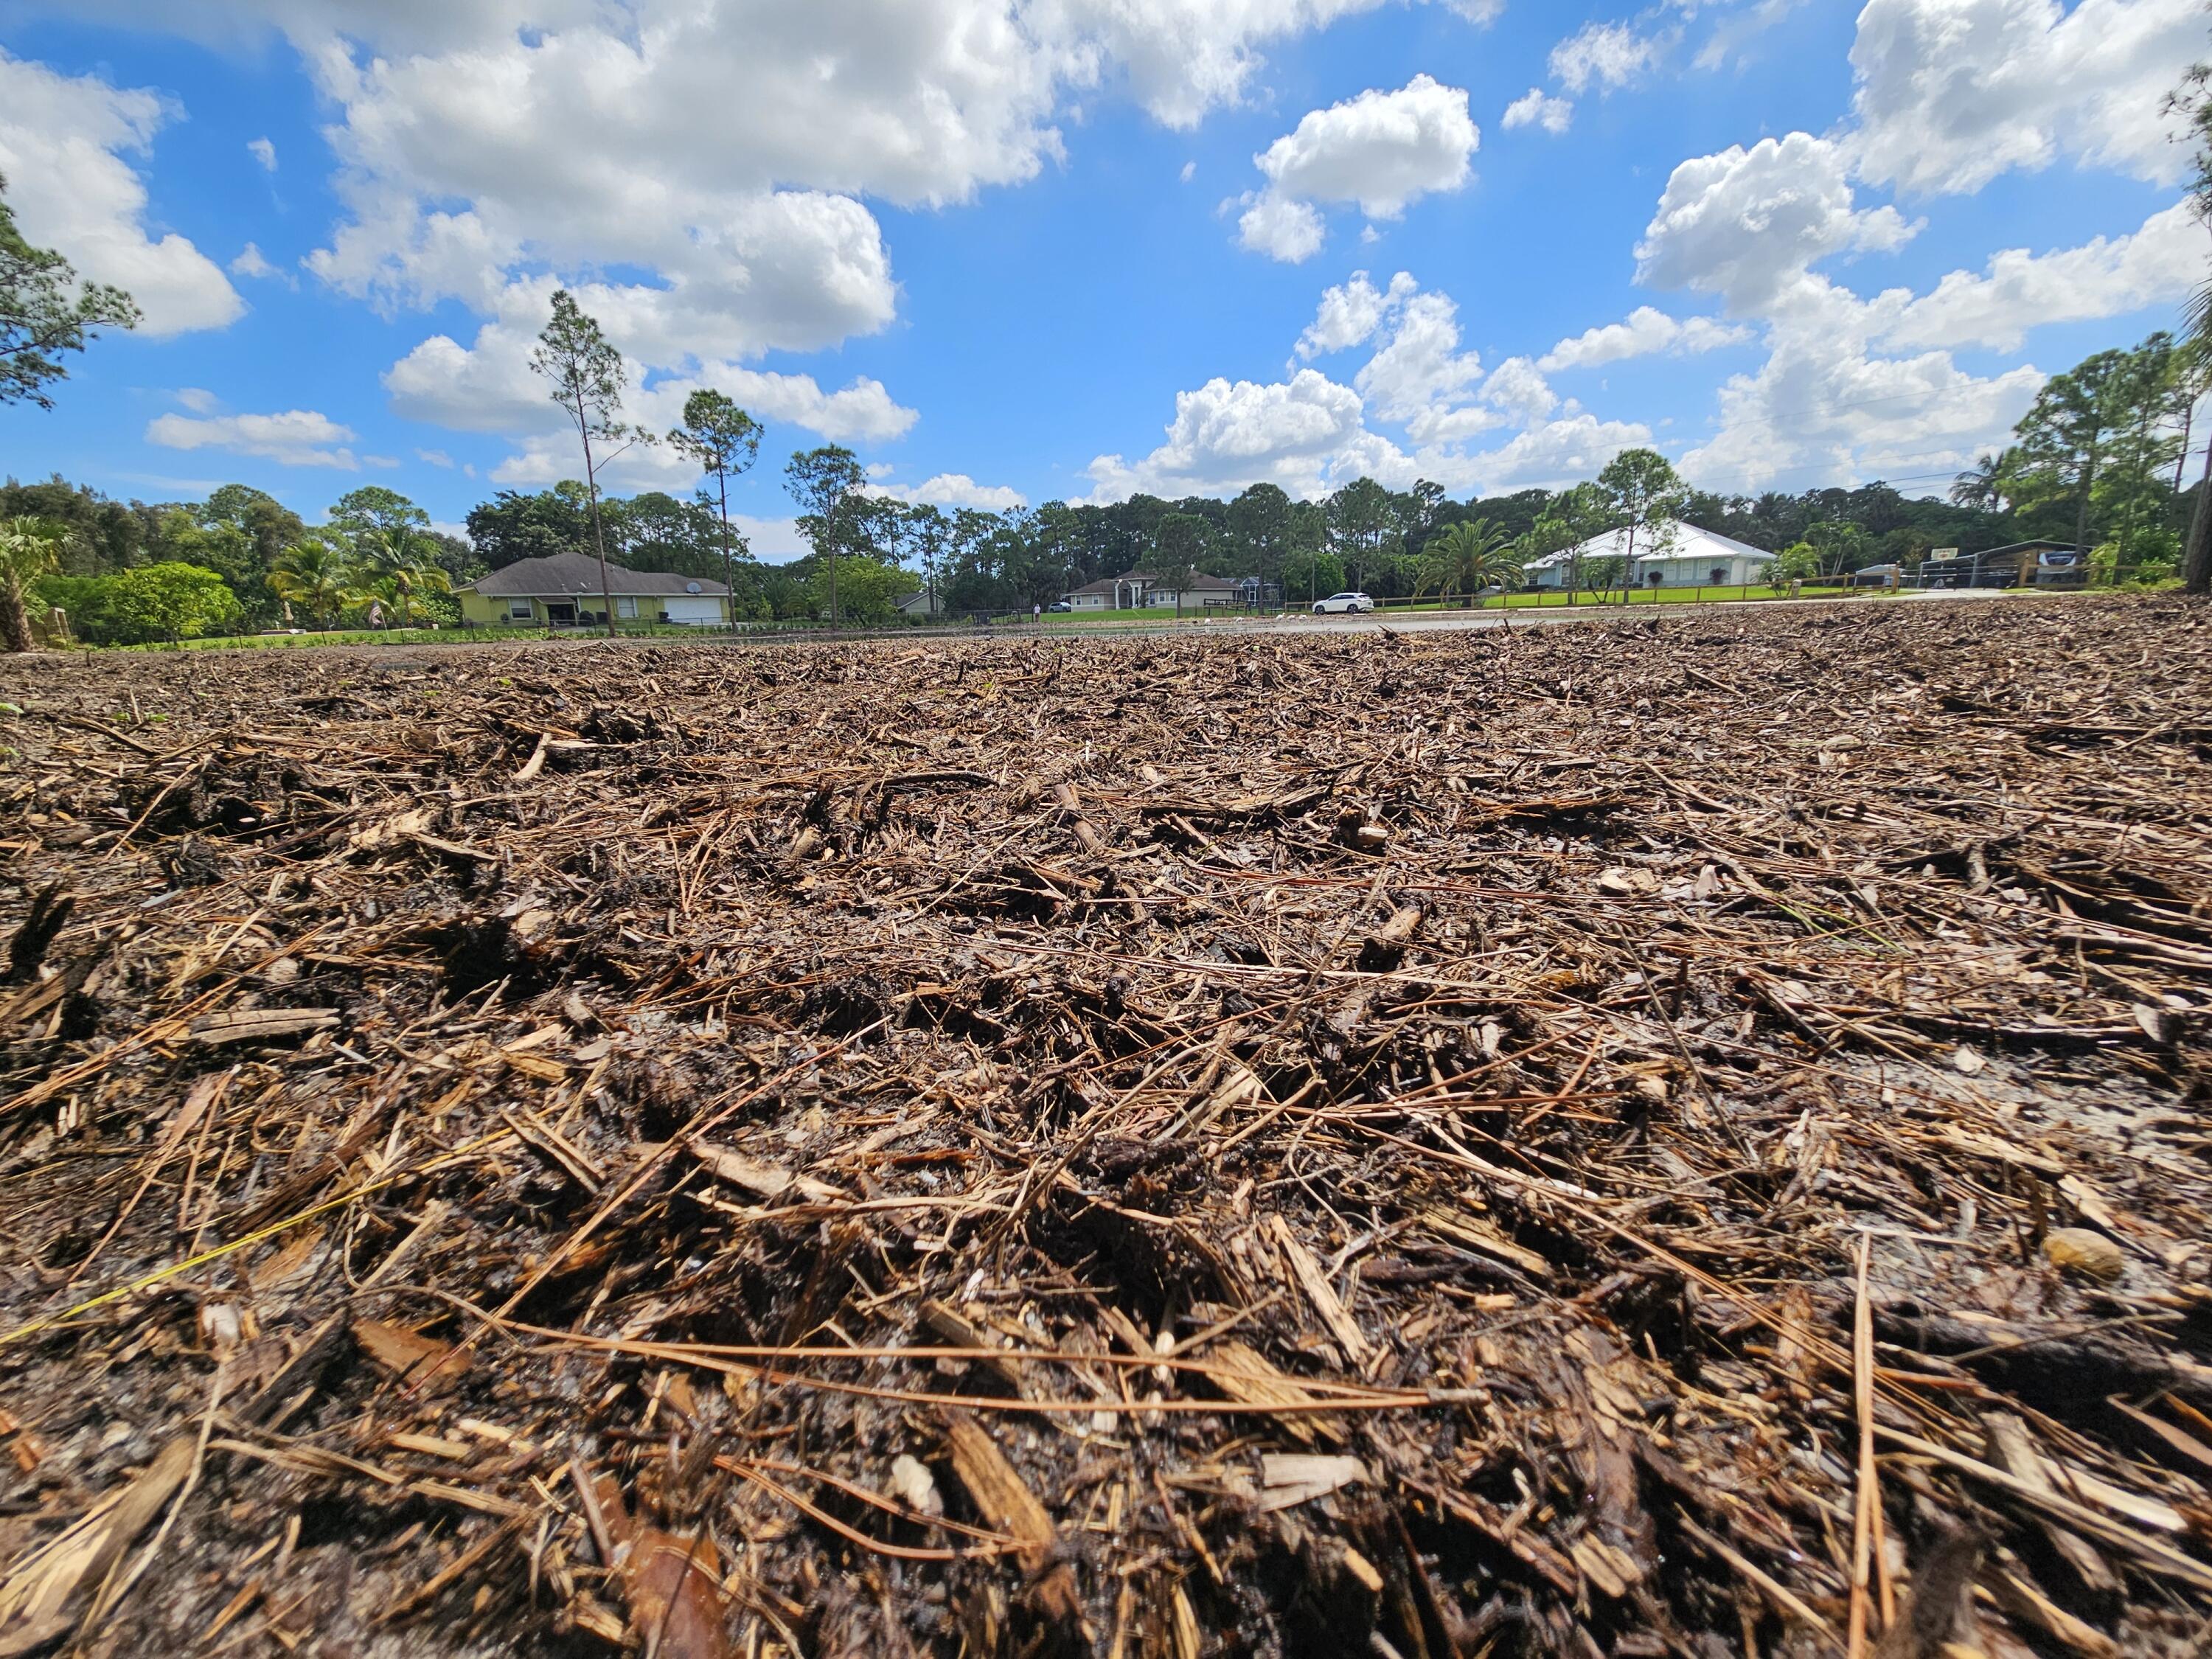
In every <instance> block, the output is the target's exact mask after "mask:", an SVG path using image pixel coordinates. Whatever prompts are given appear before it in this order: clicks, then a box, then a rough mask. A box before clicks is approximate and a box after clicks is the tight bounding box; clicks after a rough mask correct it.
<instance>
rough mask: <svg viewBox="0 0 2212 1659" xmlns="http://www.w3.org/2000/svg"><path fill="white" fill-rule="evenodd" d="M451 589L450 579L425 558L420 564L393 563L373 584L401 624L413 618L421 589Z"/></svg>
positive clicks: (441, 591) (380, 597)
mask: <svg viewBox="0 0 2212 1659" xmlns="http://www.w3.org/2000/svg"><path fill="white" fill-rule="evenodd" d="M450 592H453V578H452V577H451V576H448V575H447V574H446V573H445V570H444V569H443V568H441V567H440V566H438V565H435V564H432V563H431V562H429V561H428V560H427V559H426V560H424V561H423V562H422V563H420V564H403V565H396V566H394V567H393V568H391V569H389V570H386V572H385V573H384V574H383V575H382V577H380V579H379V580H378V581H377V584H376V596H377V598H379V599H382V600H384V601H385V602H386V604H388V605H391V607H392V614H393V616H395V617H398V622H399V625H400V626H401V627H402V628H405V627H406V626H408V624H409V623H410V621H411V620H412V619H413V617H414V615H415V607H416V605H417V604H419V603H420V602H421V600H422V596H423V595H424V594H425V593H450Z"/></svg>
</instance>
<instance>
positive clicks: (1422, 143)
mask: <svg viewBox="0 0 2212 1659" xmlns="http://www.w3.org/2000/svg"><path fill="white" fill-rule="evenodd" d="M1481 143H1482V135H1481V133H1480V131H1479V130H1478V129H1477V128H1476V126H1475V125H1474V120H1473V118H1471V117H1470V116H1469V115H1468V98H1467V94H1466V93H1465V92H1463V91H1462V90H1460V89H1459V88H1455V87H1447V86H1445V85H1443V83H1442V82H1438V81H1437V80H1435V79H1434V78H1432V77H1431V76H1427V75H1417V76H1414V77H1413V79H1412V80H1411V81H1410V82H1407V84H1406V85H1405V86H1404V87H1402V88H1400V89H1399V90H1397V91H1395V92H1379V91H1369V92H1363V93H1361V94H1359V95H1358V97H1356V98H1351V99H1347V100H1345V101H1344V102H1343V103H1340V104H1335V105H1332V106H1330V107H1328V109H1317V110H1314V111H1311V112H1309V113H1308V114H1307V115H1306V116H1305V117H1304V119H1302V120H1301V121H1299V123H1298V125H1297V128H1296V129H1295V130H1294V131H1291V132H1289V133H1286V134H1285V135H1284V136H1283V137H1280V138H1278V139H1276V140H1275V142H1274V143H1272V144H1270V145H1269V146H1268V147H1267V149H1265V150H1263V151H1261V153H1260V154H1259V155H1255V157H1253V158H1252V159H1253V161H1254V164H1255V166H1257V167H1258V168H1259V169H1260V171H1261V173H1262V174H1264V175H1265V176H1266V178H1267V185H1265V186H1264V187H1263V188H1262V189H1261V190H1260V191H1258V192H1257V193H1256V194H1255V195H1253V196H1251V197H1247V198H1246V211H1245V214H1244V216H1243V220H1242V221H1241V222H1240V225H1239V229H1240V234H1241V240H1242V241H1243V245H1244V246H1246V247H1249V248H1252V249H1254V250H1255V251H1256V252H1265V253H1267V254H1269V255H1271V256H1272V257H1273V258H1278V259H1287V260H1291V261H1292V262H1296V261H1297V260H1300V259H1304V258H1309V257H1310V256H1311V254H1312V253H1313V252H1316V251H1317V250H1318V249H1319V247H1320V246H1321V241H1322V236H1323V234H1324V232H1323V228H1322V219H1321V216H1320V214H1319V212H1318V211H1317V210H1316V205H1315V204H1328V205H1342V204H1357V205H1358V209H1359V210H1360V211H1361V212H1362V213H1364V214H1365V215H1366V216H1367V217H1368V218H1369V219H1370V220H1376V219H1382V220H1390V219H1395V218H1398V217H1399V216H1401V215H1402V214H1403V213H1404V212H1405V210H1406V209H1407V206H1408V205H1409V204H1412V203H1413V202H1415V201H1418V200H1419V198H1420V197H1423V196H1426V195H1431V194H1434V193H1437V192H1439V191H1455V190H1458V189H1460V188H1461V187H1462V186H1463V185H1465V184H1466V183H1467V181H1468V178H1469V177H1470V176H1471V175H1472V172H1473V168H1472V158H1473V156H1474V153H1475V151H1476V149H1479V148H1480V145H1481Z"/></svg>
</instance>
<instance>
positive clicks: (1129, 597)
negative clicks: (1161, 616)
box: [1062, 570, 1237, 611]
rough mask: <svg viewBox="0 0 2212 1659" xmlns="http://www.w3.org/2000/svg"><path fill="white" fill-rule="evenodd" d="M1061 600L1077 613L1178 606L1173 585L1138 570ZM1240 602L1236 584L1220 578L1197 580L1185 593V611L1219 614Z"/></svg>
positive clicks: (1096, 583) (1093, 585)
mask: <svg viewBox="0 0 2212 1659" xmlns="http://www.w3.org/2000/svg"><path fill="white" fill-rule="evenodd" d="M1062 597H1063V598H1065V599H1066V600H1067V602H1068V604H1069V605H1071V606H1073V608H1074V609H1076V610H1078V611H1142V610H1144V609H1146V607H1147V606H1152V605H1173V604H1175V603H1176V591H1175V587H1174V586H1173V584H1171V583H1170V582H1169V581H1168V580H1165V579H1164V578H1163V577H1159V576H1148V575H1146V574H1145V573H1144V572H1142V571H1139V570H1132V571H1128V572H1127V573H1126V574H1122V575H1119V576H1108V577H1105V578H1104V579H1103V580H1099V581H1095V582H1091V583H1090V584H1089V585H1087V586H1083V587H1079V588H1077V589H1076V590H1075V591H1074V592H1073V593H1068V594H1065V595H1063V596H1062ZM1236 603H1237V584H1236V583H1235V582H1232V581H1225V580H1223V579H1222V578H1220V577H1219V576H1196V577H1194V578H1193V579H1192V580H1191V583H1190V585H1189V586H1188V587H1186V588H1184V589H1183V592H1182V608H1183V609H1184V610H1185V611H1208V610H1219V609H1221V608H1223V607H1224V606H1228V605H1235V604H1236Z"/></svg>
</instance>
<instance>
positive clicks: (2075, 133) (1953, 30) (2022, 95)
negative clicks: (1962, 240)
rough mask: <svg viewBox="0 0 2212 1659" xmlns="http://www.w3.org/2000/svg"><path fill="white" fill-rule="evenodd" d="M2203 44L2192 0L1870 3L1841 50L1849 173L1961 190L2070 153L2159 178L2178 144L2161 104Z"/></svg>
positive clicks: (2178, 164) (2173, 161)
mask: <svg viewBox="0 0 2212 1659" xmlns="http://www.w3.org/2000/svg"><path fill="white" fill-rule="evenodd" d="M2204 47H2205V18H2204V8H2203V4H2202V3H2200V0H2080V3H2078V4H2077V5H2075V7H2074V8H2073V9H2071V10H2067V9H2063V8H2062V7H2061V6H2060V5H2059V4H2058V3H2057V0H1869V3H1868V4H1867V6H1866V9H1864V10H1863V11H1862V12H1861V13H1860V14H1859V20H1858V34H1857V40H1855V42H1854V43H1853V45H1852V47H1851V66H1852V68H1853V69H1854V70H1856V71H1857V76H1858V90H1857V97H1856V100H1855V103H1854V108H1855V110H1856V112H1857V117H1858V121H1859V131H1858V132H1857V135H1856V137H1855V138H1854V141H1853V143H1854V148H1855V150H1856V153H1857V166H1858V171H1859V173H1860V174H1861V175H1862V176H1863V177H1864V178H1865V179H1868V180H1869V181H1870V182H1873V183H1875V184H1894V185H1897V186H1898V187H1899V189H1901V190H1907V191H1920V192H1927V193H1930V194H1938V193H1945V192H1961V191H1963V192H1971V191H1978V190H1979V189H1980V188H1981V187H1982V186H1983V185H1986V184H1987V183H1989V182H1990V180H1991V179H1995V178H1996V177H1998V176H1999V175H2000V174H2002V173H2007V172H2009V171H2011V170H2012V169H2014V168H2015V167H2026V168H2031V169H2033V168H2039V167H2048V166H2049V165H2051V162H2052V161H2055V160H2056V159H2057V157H2058V156H2059V155H2062V154H2069V155H2073V156H2075V158H2076V159H2077V160H2079V161H2081V162H2083V163H2084V164H2088V165H2095V166H2103V167H2115V168H2118V169H2119V170H2121V171H2123V172H2126V173H2133V174H2135V175H2136V176H2137V177H2139V178H2143V179H2154V180H2157V181H2160V182H2166V183H2172V182H2173V181H2175V180H2177V179H2179V178H2180V177H2181V176H2182V175H2183V173H2185V171H2186V169H2187V167H2188V152H2187V149H2185V147H2184V146H2182V145H2179V144H2176V143H2172V142H2171V137H2172V131H2173V126H2172V122H2170V121H2169V120H2168V119H2167V118H2165V117H2163V116H2162V115H2161V114H2160V106H2161V105H2162V103H2163V102H2164V100H2165V99H2166V94H2168V93H2169V92H2171V91H2172V89H2173V88H2174V86H2175V84H2176V83H2177V82H2179V79H2180V77H2181V72H2182V71H2183V70H2185V68H2186V67H2187V66H2188V65H2189V64H2190V63H2191V62H2192V61H2193V60H2195V59H2197V58H2201V57H2203V55H2204Z"/></svg>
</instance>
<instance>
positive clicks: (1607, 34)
mask: <svg viewBox="0 0 2212 1659" xmlns="http://www.w3.org/2000/svg"><path fill="white" fill-rule="evenodd" d="M1660 52H1661V46H1660V43H1659V42H1658V41H1657V40H1654V39H1653V38H1652V37H1650V36H1649V35H1645V34H1639V33H1638V32H1637V31H1636V30H1635V29H1634V28H1633V27H1630V26H1629V25H1628V24H1626V23H1599V22H1589V23H1585V24H1583V26H1582V27H1581V28H1579V29H1577V31H1576V32H1575V33H1573V34H1571V35H1569V36H1568V37H1567V38H1566V39H1565V40H1562V41H1560V42H1559V45H1558V46H1554V47H1553V48H1552V63H1551V68H1552V78H1553V79H1554V80H1555V81H1557V82H1559V84H1560V85H1562V86H1564V87H1565V88H1566V89H1567V90H1568V91H1569V92H1574V93H1581V92H1587V91H1588V90H1589V88H1591V87H1592V86H1596V87H1598V88H1601V89H1604V90H1607V91H1611V90H1613V88H1619V87H1625V86H1626V85H1627V84H1628V83H1629V82H1631V81H1633V80H1635V79H1636V78H1637V77H1638V76H1640V75H1642V74H1643V73H1644V71H1645V70H1648V69H1650V67H1651V66H1652V65H1653V64H1656V63H1657V62H1658V60H1659V55H1660Z"/></svg>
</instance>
